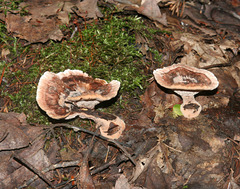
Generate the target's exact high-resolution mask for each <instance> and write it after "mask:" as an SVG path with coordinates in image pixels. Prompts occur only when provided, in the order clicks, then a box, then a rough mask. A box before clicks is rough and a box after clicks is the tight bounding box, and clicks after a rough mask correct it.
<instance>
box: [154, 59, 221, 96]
mask: <svg viewBox="0 0 240 189" xmlns="http://www.w3.org/2000/svg"><path fill="white" fill-rule="evenodd" d="M153 75H154V77H155V79H156V81H157V82H158V84H160V85H161V86H163V87H165V88H169V89H175V90H189V91H202V90H213V89H215V88H217V87H218V85H219V82H218V80H217V78H216V77H215V75H214V74H213V73H212V72H209V71H207V70H204V69H198V68H195V67H189V66H186V65H183V64H174V65H172V66H168V67H165V68H162V69H157V70H154V71H153Z"/></svg>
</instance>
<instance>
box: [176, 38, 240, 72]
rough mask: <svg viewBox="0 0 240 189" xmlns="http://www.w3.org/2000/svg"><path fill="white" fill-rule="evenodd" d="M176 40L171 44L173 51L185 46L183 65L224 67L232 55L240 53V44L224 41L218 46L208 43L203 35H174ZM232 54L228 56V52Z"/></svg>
mask: <svg viewBox="0 0 240 189" xmlns="http://www.w3.org/2000/svg"><path fill="white" fill-rule="evenodd" d="M173 36H174V38H175V40H174V41H173V42H171V46H172V47H173V49H176V48H177V47H179V46H183V48H184V51H185V52H186V55H185V56H184V57H183V58H182V60H181V63H183V64H186V65H189V66H194V67H198V68H204V67H209V66H216V65H218V66H219V65H224V64H227V63H228V62H229V59H230V58H231V55H232V56H233V55H236V54H237V52H238V51H239V49H238V44H237V43H236V42H235V41H233V40H227V39H225V40H222V41H220V42H219V43H218V44H216V42H214V43H206V42H204V41H207V40H204V39H205V38H204V37H203V36H201V35H193V34H190V33H183V34H179V33H173ZM229 50H230V51H231V52H232V53H231V54H228V53H227V52H228V51H229Z"/></svg>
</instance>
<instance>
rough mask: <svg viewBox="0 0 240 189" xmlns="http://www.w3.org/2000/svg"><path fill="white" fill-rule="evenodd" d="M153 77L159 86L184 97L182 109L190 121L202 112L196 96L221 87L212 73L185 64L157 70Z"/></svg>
mask: <svg viewBox="0 0 240 189" xmlns="http://www.w3.org/2000/svg"><path fill="white" fill-rule="evenodd" d="M153 75H154V77H155V79H156V81H157V82H158V84H159V85H161V86H163V87H165V88H168V89H172V90H173V91H174V92H175V93H177V94H178V95H180V96H181V97H182V99H183V103H182V104H181V107H180V109H181V111H182V114H183V116H184V117H186V118H189V119H191V118H194V117H197V116H198V115H199V113H200V112H201V110H202V106H201V105H200V104H199V103H198V102H197V101H196V100H195V98H194V95H196V94H198V93H199V92H200V91H203V90H213V89H215V88H217V87H218V85H219V82H218V80H217V78H216V77H215V75H214V74H213V73H212V72H210V71H207V70H204V69H198V68H195V67H189V66H186V65H183V64H174V65H172V66H168V67H165V68H162V69H156V70H154V71H153Z"/></svg>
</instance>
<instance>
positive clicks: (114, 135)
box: [74, 108, 125, 139]
mask: <svg viewBox="0 0 240 189" xmlns="http://www.w3.org/2000/svg"><path fill="white" fill-rule="evenodd" d="M74 112H75V115H77V116H79V117H80V118H82V119H91V120H93V121H94V122H95V123H96V127H97V128H99V130H100V133H101V135H102V136H104V137H107V138H110V139H118V138H119V137H120V136H121V134H122V132H123V130H124V129H125V123H124V121H123V120H122V119H120V118H119V117H118V116H115V115H112V114H108V113H104V112H98V111H94V110H92V109H86V108H78V109H75V110H74Z"/></svg>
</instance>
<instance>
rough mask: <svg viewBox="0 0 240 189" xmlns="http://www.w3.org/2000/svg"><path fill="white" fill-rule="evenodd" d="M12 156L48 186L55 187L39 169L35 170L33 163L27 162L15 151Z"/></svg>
mask: <svg viewBox="0 0 240 189" xmlns="http://www.w3.org/2000/svg"><path fill="white" fill-rule="evenodd" d="M13 158H14V159H15V160H16V161H17V162H19V163H21V164H22V165H23V166H25V167H26V168H28V169H29V170H30V171H32V172H33V173H35V174H36V175H38V177H39V178H41V179H42V180H43V181H44V182H46V183H47V184H48V185H49V186H51V187H52V188H55V186H54V185H53V184H52V183H51V181H50V180H49V179H48V178H47V177H46V176H45V175H44V174H43V173H42V172H41V171H39V170H37V169H36V168H35V167H34V166H33V165H31V164H30V163H29V162H27V161H26V160H25V159H24V158H22V157H20V156H19V155H17V154H16V153H13Z"/></svg>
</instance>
